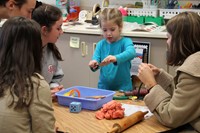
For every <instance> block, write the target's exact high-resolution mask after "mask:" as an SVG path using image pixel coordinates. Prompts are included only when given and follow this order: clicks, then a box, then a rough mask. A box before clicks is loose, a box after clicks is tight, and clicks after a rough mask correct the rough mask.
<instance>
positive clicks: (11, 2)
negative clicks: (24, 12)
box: [6, 0, 15, 10]
mask: <svg viewBox="0 0 200 133" xmlns="http://www.w3.org/2000/svg"><path fill="white" fill-rule="evenodd" d="M6 8H8V9H10V10H13V9H14V8H15V1H14V0H8V2H6Z"/></svg>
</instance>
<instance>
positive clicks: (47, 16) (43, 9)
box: [32, 3, 63, 61]
mask: <svg viewBox="0 0 200 133" xmlns="http://www.w3.org/2000/svg"><path fill="white" fill-rule="evenodd" d="M61 17H62V12H61V10H60V9H59V8H57V7H55V6H52V5H48V4H44V3H42V4H41V5H40V6H38V7H37V8H35V10H34V11H33V13H32V19H34V20H35V21H36V22H38V23H39V24H40V26H41V27H42V26H46V27H47V29H48V31H49V32H50V31H51V29H52V26H53V25H54V24H55V23H56V21H58V20H59V19H60V18H61ZM48 48H49V49H50V50H51V51H52V52H53V54H54V55H55V56H56V58H57V59H58V60H60V61H62V60H63V59H62V57H61V54H60V52H59V50H58V48H57V47H56V45H55V44H52V43H48Z"/></svg>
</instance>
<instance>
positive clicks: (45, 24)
mask: <svg viewBox="0 0 200 133" xmlns="http://www.w3.org/2000/svg"><path fill="white" fill-rule="evenodd" d="M32 19H33V20H35V21H36V22H38V23H39V24H40V26H41V35H42V45H43V60H42V73H41V74H42V75H43V76H44V78H45V79H46V80H47V82H48V83H49V85H50V88H51V91H52V96H54V93H55V92H56V91H59V90H60V89H62V88H63V86H62V85H61V84H60V82H61V80H62V78H63V76H64V73H63V70H62V68H61V66H60V64H59V61H62V57H61V54H60V52H59V50H58V48H57V47H56V45H55V43H56V41H57V39H58V38H59V36H60V35H61V34H62V33H63V31H62V28H61V26H62V23H63V19H62V12H61V11H60V9H59V8H57V7H55V6H52V5H48V4H44V3H43V4H42V5H41V6H39V7H37V8H36V9H35V10H34V11H33V14H32Z"/></svg>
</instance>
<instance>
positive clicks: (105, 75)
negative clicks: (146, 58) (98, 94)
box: [89, 8, 136, 91]
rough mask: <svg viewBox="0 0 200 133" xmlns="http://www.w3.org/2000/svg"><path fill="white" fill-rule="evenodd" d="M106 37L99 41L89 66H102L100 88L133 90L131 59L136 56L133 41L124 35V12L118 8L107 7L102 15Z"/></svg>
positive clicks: (93, 67)
mask: <svg viewBox="0 0 200 133" xmlns="http://www.w3.org/2000/svg"><path fill="white" fill-rule="evenodd" d="M99 20H100V27H101V29H102V31H103V36H104V39H102V40H100V41H99V42H98V43H97V46H96V49H95V52H94V55H93V57H92V60H91V61H90V62H89V66H90V68H91V69H92V70H93V71H96V70H97V69H98V68H100V76H99V81H98V88H100V89H107V90H125V91H128V90H132V82H131V75H130V68H131V60H132V59H133V58H134V57H135V56H136V52H135V49H134V46H133V42H132V40H131V39H130V38H126V37H122V36H121V31H122V27H123V21H122V14H121V12H120V11H119V10H118V9H114V8H109V9H107V8H105V9H104V10H103V11H102V12H101V14H100V16H99Z"/></svg>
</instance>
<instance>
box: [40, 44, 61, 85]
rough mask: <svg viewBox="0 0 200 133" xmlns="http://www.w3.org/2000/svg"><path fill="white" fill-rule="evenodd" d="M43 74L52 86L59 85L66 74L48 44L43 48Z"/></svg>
mask: <svg viewBox="0 0 200 133" xmlns="http://www.w3.org/2000/svg"><path fill="white" fill-rule="evenodd" d="M42 76H44V78H45V80H46V81H47V82H48V83H49V85H50V88H55V87H57V86H59V85H60V82H61V81H62V79H63V76H64V73H63V70H62V68H61V66H60V64H59V61H58V60H57V58H56V57H55V55H54V54H53V52H52V51H51V50H50V49H49V48H48V47H47V45H46V46H45V47H44V48H43V60H42Z"/></svg>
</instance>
